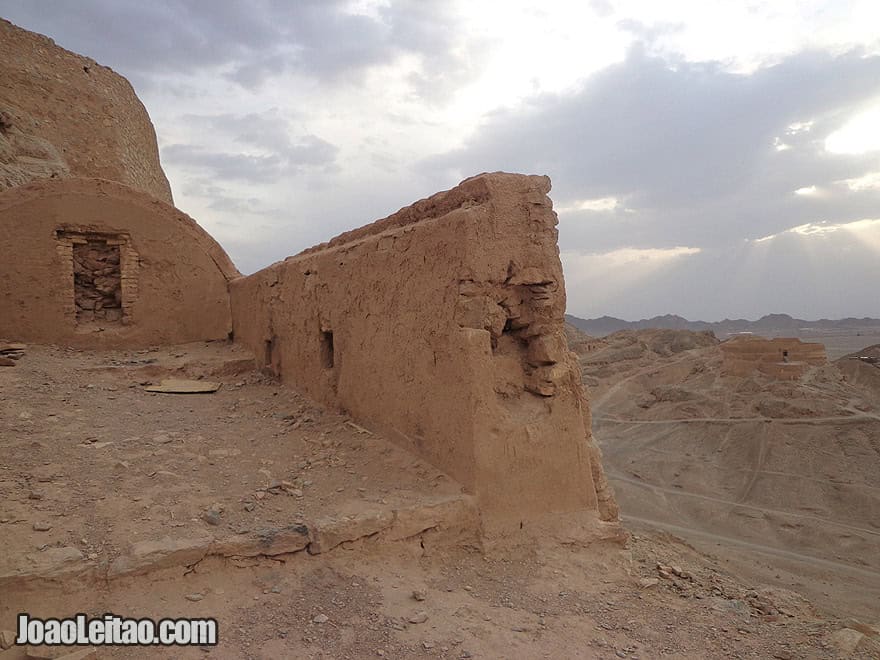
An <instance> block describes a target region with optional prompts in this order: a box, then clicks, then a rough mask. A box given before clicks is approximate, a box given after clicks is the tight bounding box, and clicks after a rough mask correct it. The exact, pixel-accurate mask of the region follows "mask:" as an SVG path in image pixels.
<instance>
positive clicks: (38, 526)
mask: <svg viewBox="0 0 880 660" xmlns="http://www.w3.org/2000/svg"><path fill="white" fill-rule="evenodd" d="M33 527H34V531H35V532H48V531H49V530H50V529H52V525H50V524H49V523H47V522H35V523H34V525H33Z"/></svg>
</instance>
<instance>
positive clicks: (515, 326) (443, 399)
mask: <svg viewBox="0 0 880 660" xmlns="http://www.w3.org/2000/svg"><path fill="white" fill-rule="evenodd" d="M549 190H550V181H549V179H547V178H546V177H540V176H522V175H513V174H491V175H481V176H478V177H474V178H472V179H468V180H466V181H464V182H463V183H462V184H460V185H459V186H458V187H456V188H454V189H452V190H450V191H447V192H443V193H439V194H437V195H434V196H433V197H431V198H429V199H425V200H422V201H420V202H418V203H416V204H414V205H413V206H411V207H408V208H405V209H403V210H401V211H399V212H398V213H396V214H394V215H392V216H390V217H389V218H386V219H384V220H380V221H378V222H375V223H373V224H371V225H368V226H366V227H363V228H361V229H358V230H355V231H353V232H349V233H347V234H343V235H342V236H339V237H337V238H336V239H334V240H332V241H330V242H329V243H326V244H324V245H320V246H317V247H315V248H312V249H310V250H307V251H305V252H303V253H302V254H299V255H297V256H294V257H289V258H288V259H286V260H284V261H282V262H279V263H276V264H274V265H272V266H270V267H268V268H266V269H264V270H262V271H259V272H258V273H255V274H254V275H251V276H248V277H243V278H241V279H238V280H235V281H233V282H231V284H230V293H231V304H232V314H233V327H234V336H235V339H236V341H240V342H243V343H244V344H246V345H247V346H249V347H250V348H251V349H253V350H254V352H255V353H256V354H257V355H258V356H259V357H260V359H261V360H262V362H263V364H264V365H266V368H268V369H271V370H272V371H274V372H275V373H277V374H278V375H280V376H281V378H282V379H283V380H284V381H286V382H289V383H291V384H293V385H295V386H296V387H298V388H299V389H301V390H304V391H305V392H306V393H308V394H309V395H310V396H312V397H314V398H315V399H317V400H319V401H321V402H322V403H324V404H326V405H329V406H332V407H336V408H340V409H342V410H345V411H347V412H348V413H350V414H351V415H352V417H353V418H354V419H355V420H358V421H359V422H361V423H363V424H364V425H366V426H368V427H371V428H374V429H377V430H381V431H382V432H383V433H385V434H387V435H389V436H390V437H392V438H394V439H396V441H397V442H399V443H400V444H401V445H404V446H405V447H407V448H409V449H410V450H412V451H414V452H415V453H417V454H419V455H421V456H423V457H425V458H427V459H428V460H430V461H431V462H433V463H434V464H435V465H437V466H438V467H440V468H442V469H444V470H445V471H446V472H448V473H449V474H450V475H451V476H453V477H454V478H456V479H457V480H458V481H460V482H461V483H462V484H463V485H464V487H465V488H466V489H467V490H468V491H469V492H472V493H474V494H476V496H477V497H478V500H479V502H480V505H481V508H482V510H483V512H484V517H485V520H486V521H487V524H488V525H490V526H491V527H493V528H494V529H496V530H498V531H501V532H503V531H504V530H505V529H515V528H519V526H520V523H522V522H524V521H527V520H535V519H540V518H542V517H545V516H546V515H547V514H550V513H570V512H583V511H594V512H596V511H598V512H599V513H600V514H601V516H602V517H603V518H606V519H612V518H616V505H615V503H614V500H613V498H612V496H611V493H610V491H609V489H608V486H607V483H606V482H605V478H604V475H603V474H602V471H601V464H600V460H599V456H598V450H597V449H596V447H595V445H594V443H593V441H592V438H591V435H590V417H589V407H588V404H587V401H586V398H585V394H584V390H583V388H582V386H581V380H580V371H579V367H578V364H577V361H576V359H575V357H574V356H573V354H571V353H569V351H568V349H567V347H566V342H565V333H564V322H563V312H564V310H565V289H564V282H563V278H562V268H561V264H560V261H559V253H558V247H557V231H556V223H557V219H556V214H555V213H554V212H553V209H552V205H551V202H550V200H549V198H548V197H547V193H548V192H549Z"/></svg>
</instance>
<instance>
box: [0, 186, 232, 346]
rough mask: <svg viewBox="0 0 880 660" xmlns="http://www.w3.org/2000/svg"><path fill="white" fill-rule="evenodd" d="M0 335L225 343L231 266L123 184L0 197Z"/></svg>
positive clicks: (93, 341) (194, 232) (175, 217)
mask: <svg viewBox="0 0 880 660" xmlns="http://www.w3.org/2000/svg"><path fill="white" fill-rule="evenodd" d="M0 251H2V254H3V255H4V257H3V259H2V260H0V337H5V338H9V339H16V340H22V341H32V342H40V343H61V344H70V345H77V346H148V345H151V344H162V343H177V342H186V341H195V340H202V339H205V340H207V339H226V338H227V336H228V334H229V332H230V330H231V327H232V321H231V315H230V311H229V297H228V280H229V279H231V278H233V277H236V276H237V275H238V272H237V271H236V270H235V268H234V266H233V265H232V263H231V262H230V261H229V258H228V257H227V256H226V254H225V253H224V252H223V250H222V248H220V246H219V245H217V243H215V242H214V240H213V239H212V238H211V237H210V236H208V234H207V233H205V232H204V231H203V230H202V229H201V228H200V227H199V226H198V225H197V224H196V223H195V221H194V220H192V218H189V217H188V216H186V215H184V214H183V213H181V212H180V211H178V210H177V209H175V208H174V207H172V206H169V205H168V204H165V203H163V202H161V201H159V200H156V199H153V198H152V197H150V196H149V195H147V194H145V193H142V192H140V191H137V190H134V189H132V188H129V187H127V186H124V185H122V184H119V183H114V182H110V181H99V180H94V179H62V180H50V181H42V182H35V183H32V184H29V185H26V186H20V187H16V188H12V189H10V190H7V191H5V192H3V193H0Z"/></svg>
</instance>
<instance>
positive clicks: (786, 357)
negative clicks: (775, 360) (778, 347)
mask: <svg viewBox="0 0 880 660" xmlns="http://www.w3.org/2000/svg"><path fill="white" fill-rule="evenodd" d="M782 361H783V362H788V351H782Z"/></svg>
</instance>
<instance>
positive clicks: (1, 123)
mask: <svg viewBox="0 0 880 660" xmlns="http://www.w3.org/2000/svg"><path fill="white" fill-rule="evenodd" d="M64 176H79V177H92V178H98V179H110V180H112V181H119V182H121V183H124V184H127V185H129V186H132V187H135V188H139V189H141V190H144V191H146V192H148V193H150V194H152V195H154V196H155V197H158V198H159V199H162V200H164V201H166V202H171V201H172V200H171V187H170V186H169V185H168V179H166V178H165V173H164V172H163V171H162V168H161V166H160V164H159V149H158V146H157V144H156V133H155V131H154V130H153V124H152V123H151V122H150V118H149V116H148V115H147V111H146V109H145V108H144V106H143V104H142V103H141V102H140V100H139V99H138V98H137V96H136V95H135V93H134V90H133V89H132V87H131V85H130V84H129V82H128V81H127V80H126V79H125V78H123V77H122V76H120V75H119V74H117V73H115V72H114V71H113V70H112V69H109V68H108V67H106V66H101V65H100V64H98V63H97V62H95V61H94V60H92V59H90V58H88V57H83V56H81V55H77V54H76V53H72V52H70V51H68V50H65V49H63V48H61V47H59V46H57V45H56V44H55V42H54V41H52V40H51V39H49V38H47V37H44V36H42V35H39V34H35V33H33V32H28V31H27V30H22V29H21V28H19V27H16V26H15V25H13V24H12V23H9V22H8V21H4V20H2V19H0V190H4V189H6V188H11V187H13V186H19V185H22V184H24V183H27V182H28V181H32V180H34V179H41V178H51V177H64Z"/></svg>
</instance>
